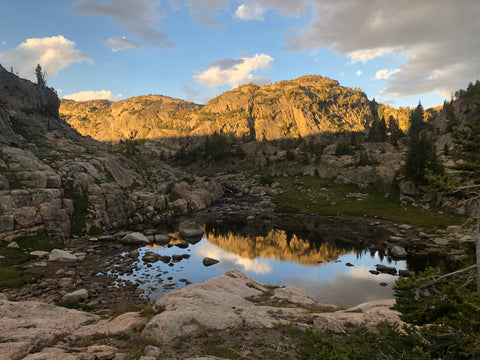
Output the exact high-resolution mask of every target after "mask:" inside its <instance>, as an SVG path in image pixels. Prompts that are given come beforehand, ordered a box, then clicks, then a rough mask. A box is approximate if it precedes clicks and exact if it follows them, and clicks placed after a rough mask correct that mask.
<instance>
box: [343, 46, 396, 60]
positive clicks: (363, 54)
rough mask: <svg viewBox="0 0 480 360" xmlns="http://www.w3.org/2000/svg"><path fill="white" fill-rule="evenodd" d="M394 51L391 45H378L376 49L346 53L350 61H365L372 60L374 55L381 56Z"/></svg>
mask: <svg viewBox="0 0 480 360" xmlns="http://www.w3.org/2000/svg"><path fill="white" fill-rule="evenodd" d="M393 52H395V49H394V48H391V47H380V48H376V49H366V50H357V51H353V52H351V53H350V54H348V57H349V58H350V59H352V63H356V62H358V61H362V62H364V63H366V62H367V61H369V60H372V59H374V58H376V57H380V56H383V55H385V54H389V53H393Z"/></svg>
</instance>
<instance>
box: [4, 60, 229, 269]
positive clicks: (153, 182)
mask: <svg viewBox="0 0 480 360" xmlns="http://www.w3.org/2000/svg"><path fill="white" fill-rule="evenodd" d="M59 104H60V101H59V99H58V97H57V95H56V93H55V92H54V91H53V90H52V89H49V88H47V87H42V86H38V85H36V84H33V83H32V82H30V81H28V80H24V79H21V78H19V77H17V76H16V75H15V74H13V73H11V72H8V71H7V70H5V69H4V68H3V67H1V66H0V239H7V240H9V239H12V238H15V237H18V236H24V235H36V234H42V233H46V234H48V235H50V236H53V237H55V238H57V239H60V240H64V239H67V238H69V237H70V236H71V235H82V234H85V233H95V232H101V231H103V230H107V229H109V230H111V229H118V228H121V227H124V226H128V225H134V224H139V223H143V224H149V223H150V224H155V223H160V222H162V221H164V220H165V219H166V218H168V217H169V216H171V215H173V214H174V213H175V214H179V213H184V212H188V211H191V210H192V209H198V208H202V207H205V206H207V204H210V203H211V202H213V201H214V200H216V199H217V198H218V197H220V196H221V195H222V194H223V192H222V188H221V186H220V185H219V184H217V183H215V182H214V181H208V183H206V182H205V181H204V180H203V179H198V180H197V179H195V178H194V177H190V178H189V183H188V184H187V183H185V182H183V181H182V179H183V178H184V177H185V176H186V174H185V173H183V172H182V171H180V170H178V169H175V168H173V167H171V166H168V165H166V164H164V163H162V162H158V161H157V162H155V163H151V164H146V163H145V161H144V160H143V159H141V158H138V157H136V156H135V155H132V154H128V156H126V155H125V154H124V153H122V152H121V151H120V150H119V149H115V148H112V147H110V146H109V145H108V144H104V143H101V142H98V141H96V140H94V139H91V138H88V137H83V136H81V135H80V134H79V133H78V132H76V131H75V130H74V129H72V128H71V127H70V126H69V125H68V124H67V123H66V122H65V121H63V120H62V119H60V118H59V115H58V109H59ZM175 186H180V187H181V190H182V191H181V192H182V196H179V195H178V194H177V193H175V195H174V196H172V193H171V192H172V189H175ZM173 191H174V190H173ZM179 191H180V190H179ZM0 265H1V264H0Z"/></svg>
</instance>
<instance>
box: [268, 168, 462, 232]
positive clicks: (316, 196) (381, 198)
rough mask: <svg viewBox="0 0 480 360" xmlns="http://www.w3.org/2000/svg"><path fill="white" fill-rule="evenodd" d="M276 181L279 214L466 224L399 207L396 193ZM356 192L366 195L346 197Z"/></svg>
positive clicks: (326, 182) (318, 181) (325, 182)
mask: <svg viewBox="0 0 480 360" xmlns="http://www.w3.org/2000/svg"><path fill="white" fill-rule="evenodd" d="M276 181H277V182H278V183H279V184H280V188H281V189H282V192H281V193H280V194H279V195H277V196H276V197H275V199H274V203H275V205H277V209H278V211H280V212H287V213H304V214H308V213H318V214H321V215H337V214H342V215H354V216H372V217H373V216H376V217H379V218H381V219H385V220H392V221H396V222H401V223H407V224H412V225H417V226H422V227H425V228H426V229H437V228H439V227H440V228H445V227H447V226H449V225H460V224H462V223H463V222H465V216H461V215H455V214H449V213H444V214H442V213H438V212H436V211H433V210H423V209H421V208H420V207H415V206H412V205H410V204H407V205H401V204H400V195H399V192H398V191H390V192H387V193H385V192H366V191H362V190H359V188H358V187H357V186H356V185H354V184H336V183H335V182H334V181H333V180H331V179H322V178H318V177H312V176H299V177H295V178H277V179H276ZM359 192H361V193H362V194H365V196H364V198H362V199H361V200H358V199H357V198H355V197H351V196H348V195H349V194H355V193H359Z"/></svg>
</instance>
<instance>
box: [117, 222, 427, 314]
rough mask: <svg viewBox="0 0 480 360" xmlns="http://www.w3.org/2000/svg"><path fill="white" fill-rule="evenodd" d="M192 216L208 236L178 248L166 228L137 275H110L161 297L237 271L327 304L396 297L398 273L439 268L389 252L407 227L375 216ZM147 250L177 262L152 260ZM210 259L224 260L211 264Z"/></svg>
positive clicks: (142, 252) (139, 264)
mask: <svg viewBox="0 0 480 360" xmlns="http://www.w3.org/2000/svg"><path fill="white" fill-rule="evenodd" d="M193 220H194V221H196V222H197V223H198V224H199V225H200V226H202V228H203V229H204V235H203V237H201V238H197V239H188V246H187V247H185V246H183V247H179V246H176V245H175V244H178V242H179V239H180V236H179V234H178V232H176V233H175V232H173V229H172V231H171V232H168V230H166V233H168V236H169V237H170V239H171V241H170V242H169V243H167V244H163V245H156V244H153V245H149V246H145V247H141V248H139V249H138V252H139V256H138V259H137V261H136V263H135V266H134V267H133V272H131V273H129V274H118V273H116V270H115V268H114V269H113V270H112V272H111V275H114V276H115V275H116V276H118V279H119V280H120V281H131V282H134V283H136V284H138V287H139V288H140V289H142V290H143V296H145V297H147V298H148V299H150V300H155V299H158V298H160V297H161V296H163V295H164V294H166V293H167V292H169V291H172V290H176V289H181V288H183V287H185V286H188V285H190V284H196V283H200V282H204V281H206V280H208V279H211V278H213V277H216V276H219V275H223V274H224V273H225V272H226V271H228V270H232V269H237V270H240V271H242V272H244V273H245V274H246V275H247V276H249V277H251V278H253V279H256V280H259V281H261V282H264V283H267V284H270V285H284V286H286V285H293V286H296V287H298V288H300V289H302V290H303V291H304V292H305V293H306V294H307V295H309V296H310V297H312V298H313V299H315V300H317V301H319V302H322V303H328V304H335V305H340V306H354V305H357V304H360V303H363V302H367V301H373V300H379V299H387V298H392V297H393V294H394V290H393V285H394V283H395V281H396V279H397V278H398V275H397V274H398V271H400V270H410V271H420V270H424V269H425V268H426V267H427V266H432V265H435V263H434V260H432V259H430V260H429V259H428V258H426V257H425V256H423V257H415V256H407V257H406V259H404V260H395V259H392V258H391V257H389V256H388V251H386V250H385V246H384V244H385V243H386V242H388V241H389V239H390V238H391V236H392V235H394V234H397V235H399V234H398V233H399V232H400V230H398V227H396V226H395V225H394V224H385V223H383V222H380V221H375V219H371V218H370V219H368V218H361V217H346V216H315V215H312V216H305V215H284V216H275V217H265V216H263V217H262V216H259V217H255V218H253V217H250V218H246V217H244V216H242V215H241V214H231V215H228V216H220V217H219V216H217V215H215V216H213V215H211V214H208V213H199V214H196V216H195V218H194V219H193ZM146 252H154V253H156V254H158V255H161V256H163V257H170V258H173V260H172V261H170V260H168V261H167V262H163V261H155V262H153V263H152V262H146V261H143V256H144V255H145V253H146ZM126 255H127V252H124V253H122V255H121V256H126ZM205 257H208V258H212V259H215V260H218V263H216V264H214V265H211V266H205V265H204V264H203V263H202V261H203V259H204V258H205ZM167 259H168V258H167ZM376 265H385V266H388V267H395V269H396V270H397V274H396V275H390V274H386V273H379V274H374V273H375V269H376ZM372 272H373V273H372Z"/></svg>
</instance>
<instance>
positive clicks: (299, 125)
mask: <svg viewBox="0 0 480 360" xmlns="http://www.w3.org/2000/svg"><path fill="white" fill-rule="evenodd" d="M60 114H61V116H62V118H63V119H65V120H66V121H67V122H68V123H69V124H70V125H72V127H74V128H75V129H77V130H78V131H79V132H80V133H81V134H83V135H90V136H92V137H93V138H95V139H97V140H102V141H105V140H106V141H119V140H125V139H155V138H169V137H170V138H178V137H185V136H194V137H195V136H203V135H210V134H213V133H214V132H219V133H220V132H221V133H226V134H228V133H232V134H234V135H236V136H244V135H249V136H251V137H254V138H256V139H257V140H264V139H267V140H273V139H283V138H290V137H298V136H302V137H305V136H309V135H315V134H318V133H323V132H327V131H328V132H336V131H363V130H365V126H366V125H367V124H368V122H369V121H370V120H371V119H372V112H371V109H370V106H369V100H368V99H367V97H366V95H365V94H364V93H363V92H361V91H360V90H358V89H351V88H347V87H342V86H340V85H339V83H338V82H337V81H335V80H332V79H329V78H325V77H322V76H304V77H301V78H299V79H296V80H290V81H281V82H278V83H275V84H272V85H267V86H256V85H252V84H250V85H244V86H240V87H238V88H236V89H234V90H231V91H228V92H226V93H224V94H222V95H220V96H218V97H217V98H215V99H212V100H210V101H209V102H208V103H207V104H206V105H205V106H200V105H197V104H194V103H190V102H187V101H183V100H180V99H173V98H169V97H166V96H160V95H148V96H139V97H133V98H130V99H126V100H121V101H118V102H111V101H108V100H95V101H85V102H75V101H62V104H61V107H60Z"/></svg>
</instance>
